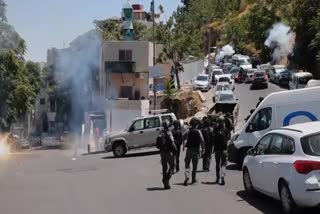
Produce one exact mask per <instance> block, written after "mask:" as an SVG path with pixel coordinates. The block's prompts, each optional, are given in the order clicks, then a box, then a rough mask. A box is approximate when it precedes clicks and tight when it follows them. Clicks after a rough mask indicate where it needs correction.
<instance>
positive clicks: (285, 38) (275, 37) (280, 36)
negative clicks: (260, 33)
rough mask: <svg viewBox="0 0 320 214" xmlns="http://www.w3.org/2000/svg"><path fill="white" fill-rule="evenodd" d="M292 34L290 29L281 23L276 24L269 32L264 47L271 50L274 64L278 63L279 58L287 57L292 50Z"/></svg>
mask: <svg viewBox="0 0 320 214" xmlns="http://www.w3.org/2000/svg"><path fill="white" fill-rule="evenodd" d="M293 38H294V33H293V32H292V31H291V28H290V27H289V26H287V25H285V24H283V23H277V24H274V25H273V26H272V28H271V29H270V30H269V35H268V38H267V40H266V41H265V43H264V44H265V46H267V47H269V48H270V49H273V53H272V58H273V62H274V63H279V62H280V61H281V58H283V57H287V56H288V55H289V54H290V53H292V50H293Z"/></svg>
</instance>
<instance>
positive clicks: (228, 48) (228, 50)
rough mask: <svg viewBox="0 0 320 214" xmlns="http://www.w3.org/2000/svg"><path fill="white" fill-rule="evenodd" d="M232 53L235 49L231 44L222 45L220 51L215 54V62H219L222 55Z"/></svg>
mask: <svg viewBox="0 0 320 214" xmlns="http://www.w3.org/2000/svg"><path fill="white" fill-rule="evenodd" d="M234 53H235V51H234V49H233V47H232V46H231V45H225V46H223V47H222V49H221V50H220V52H218V53H217V55H216V64H219V63H220V62H221V61H222V59H223V58H224V57H226V56H232V55H233V54H234Z"/></svg>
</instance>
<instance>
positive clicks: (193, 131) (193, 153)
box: [184, 118, 204, 186]
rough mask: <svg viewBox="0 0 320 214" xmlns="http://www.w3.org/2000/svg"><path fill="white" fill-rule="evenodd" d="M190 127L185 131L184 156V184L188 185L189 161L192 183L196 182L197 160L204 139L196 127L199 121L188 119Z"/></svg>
mask: <svg viewBox="0 0 320 214" xmlns="http://www.w3.org/2000/svg"><path fill="white" fill-rule="evenodd" d="M190 125H191V127H190V129H189V131H188V133H187V143H186V147H187V152H186V157H185V181H184V185H185V186H187V185H188V181H189V179H190V162H191V161H192V166H193V168H192V184H193V183H196V182H197V180H196V175H197V168H198V161H199V158H200V156H201V153H202V151H201V150H202V149H203V148H204V139H203V136H202V133H201V131H200V130H199V129H198V126H199V121H198V120H197V119H196V118H192V119H191V121H190Z"/></svg>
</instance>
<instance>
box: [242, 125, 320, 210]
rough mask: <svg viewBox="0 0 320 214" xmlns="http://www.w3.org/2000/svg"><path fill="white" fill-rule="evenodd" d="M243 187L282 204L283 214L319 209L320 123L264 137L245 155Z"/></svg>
mask: <svg viewBox="0 0 320 214" xmlns="http://www.w3.org/2000/svg"><path fill="white" fill-rule="evenodd" d="M243 183H244V187H245V190H246V191H247V192H248V193H252V192H254V190H256V191H259V192H262V193H264V194H266V195H268V196H270V197H273V198H275V199H278V200H280V201H281V204H282V207H283V210H284V212H285V213H292V212H293V211H296V208H298V207H315V206H320V122H309V123H301V124H296V125H292V126H287V127H284V128H279V129H275V130H273V131H270V132H268V133H267V134H265V135H264V136H263V137H262V138H261V139H260V140H259V142H258V143H257V145H256V146H255V148H253V149H250V150H249V151H248V155H247V157H246V158H245V160H244V164H243Z"/></svg>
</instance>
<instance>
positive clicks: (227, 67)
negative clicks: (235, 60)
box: [222, 62, 233, 74]
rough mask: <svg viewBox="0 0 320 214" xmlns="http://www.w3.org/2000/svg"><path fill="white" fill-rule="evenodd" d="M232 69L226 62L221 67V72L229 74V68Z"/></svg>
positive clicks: (231, 65)
mask: <svg viewBox="0 0 320 214" xmlns="http://www.w3.org/2000/svg"><path fill="white" fill-rule="evenodd" d="M232 67H233V64H232V63H230V62H226V63H224V64H223V66H222V71H223V73H224V74H229V72H230V70H231V68H232Z"/></svg>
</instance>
